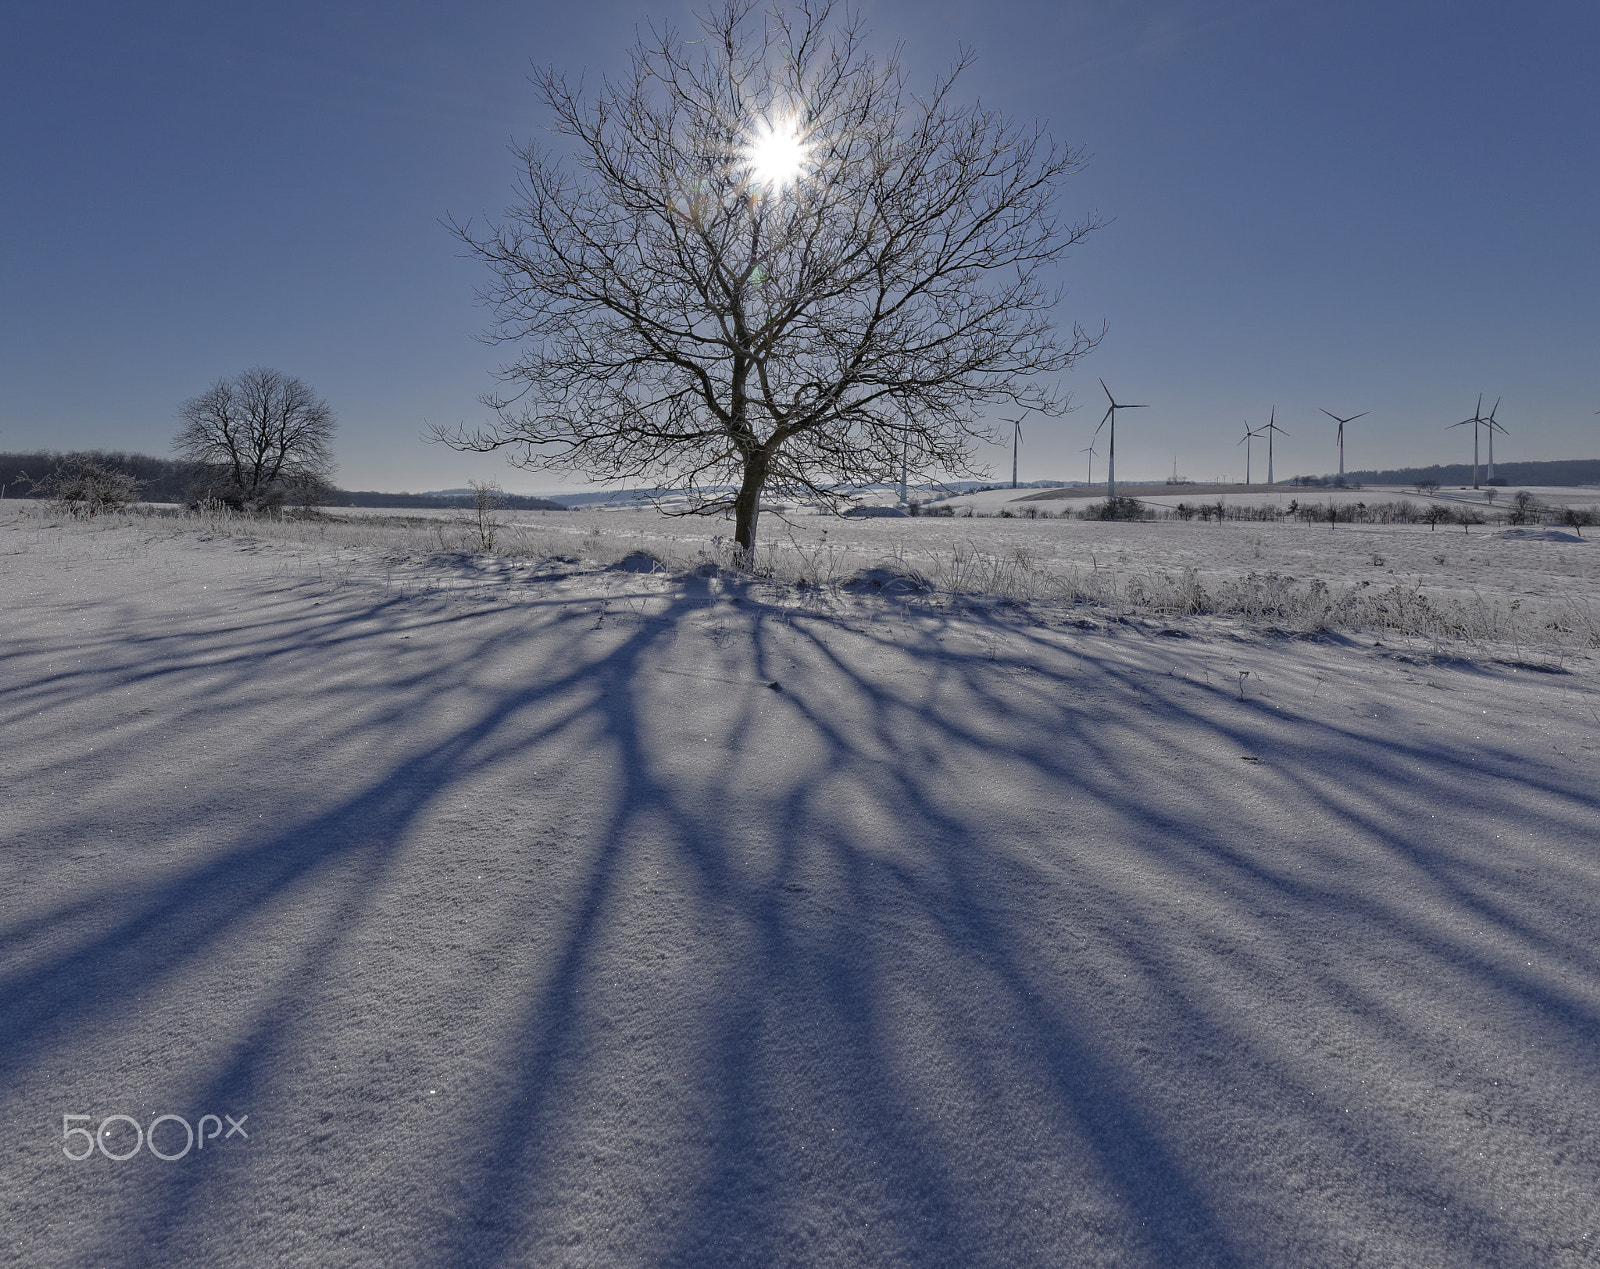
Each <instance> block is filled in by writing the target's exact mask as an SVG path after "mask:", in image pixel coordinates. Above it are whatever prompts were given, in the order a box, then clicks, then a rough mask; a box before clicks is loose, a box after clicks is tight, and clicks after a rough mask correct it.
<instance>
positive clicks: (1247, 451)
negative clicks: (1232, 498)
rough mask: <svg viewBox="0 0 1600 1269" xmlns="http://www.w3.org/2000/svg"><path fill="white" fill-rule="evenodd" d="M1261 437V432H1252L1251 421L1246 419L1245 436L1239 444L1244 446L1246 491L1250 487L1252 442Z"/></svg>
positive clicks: (1240, 439)
mask: <svg viewBox="0 0 1600 1269" xmlns="http://www.w3.org/2000/svg"><path fill="white" fill-rule="evenodd" d="M1260 435H1261V433H1260V432H1252V431H1251V430H1250V420H1249V419H1246V420H1245V421H1244V435H1243V436H1241V437H1240V438H1239V440H1238V444H1240V445H1243V446H1244V484H1245V488H1246V489H1248V488H1249V487H1250V442H1251V441H1253V440H1255V438H1256V437H1258V436H1260Z"/></svg>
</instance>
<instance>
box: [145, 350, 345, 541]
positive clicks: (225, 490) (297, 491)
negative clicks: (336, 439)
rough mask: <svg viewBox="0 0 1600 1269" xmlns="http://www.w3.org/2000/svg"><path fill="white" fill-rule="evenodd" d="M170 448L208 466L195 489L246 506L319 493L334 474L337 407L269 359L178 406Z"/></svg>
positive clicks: (276, 503) (268, 507)
mask: <svg viewBox="0 0 1600 1269" xmlns="http://www.w3.org/2000/svg"><path fill="white" fill-rule="evenodd" d="M178 416H179V418H181V419H182V420H183V427H182V428H181V429H179V431H178V435H177V436H176V437H174V438H173V442H172V448H173V449H174V450H175V451H176V452H177V453H178V454H179V455H181V456H182V457H184V458H186V459H188V460H189V461H190V462H193V463H195V464H196V465H197V466H198V467H200V468H201V469H202V470H203V471H204V474H205V475H204V480H203V482H202V484H201V487H200V488H199V490H197V496H199V497H201V498H206V499H214V500H216V501H218V502H222V503H225V504H227V505H229V506H232V507H238V508H242V509H245V510H252V511H258V510H274V509H276V508H278V507H281V506H282V505H283V503H284V502H285V501H287V500H289V499H298V500H300V501H306V500H308V499H314V498H315V496H316V494H317V493H318V491H320V490H321V489H322V488H323V487H324V486H326V485H327V484H328V483H329V481H330V479H331V477H332V475H333V450H332V440H333V432H334V428H335V427H336V426H337V425H336V422H335V420H334V416H333V411H332V410H331V409H330V408H329V407H328V404H327V402H325V401H323V400H322V399H321V398H319V397H318V396H317V394H316V393H315V392H313V391H312V390H311V389H310V388H308V387H307V386H306V385H305V384H304V383H302V382H301V381H300V380H298V379H296V378H293V377H292V376H290V375H285V374H282V373H280V372H279V371H276V370H269V369H267V368H266V367H264V366H257V367H255V368H254V369H251V370H246V371H245V372H244V373H243V374H238V375H235V376H234V377H233V378H231V379H218V380H217V381H216V382H215V383H214V384H212V385H211V387H210V388H208V389H207V390H206V391H205V392H203V393H201V394H200V395H199V396H197V397H191V398H190V399H189V400H187V401H185V402H184V403H183V404H182V405H181V406H179V407H178Z"/></svg>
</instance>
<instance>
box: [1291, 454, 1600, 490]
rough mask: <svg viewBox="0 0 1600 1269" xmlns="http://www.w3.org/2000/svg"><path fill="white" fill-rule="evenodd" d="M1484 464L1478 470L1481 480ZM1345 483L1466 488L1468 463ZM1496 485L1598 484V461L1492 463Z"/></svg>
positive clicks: (1313, 481) (1320, 479) (1308, 479)
mask: <svg viewBox="0 0 1600 1269" xmlns="http://www.w3.org/2000/svg"><path fill="white" fill-rule="evenodd" d="M1487 470H1488V464H1483V465H1481V466H1480V467H1479V470H1478V477H1479V480H1480V481H1482V480H1483V479H1484V478H1485V477H1486V475H1487ZM1344 478H1345V481H1346V482H1347V483H1348V484H1352V485H1415V484H1418V483H1421V482H1424V481H1436V482H1438V483H1439V484H1441V485H1470V484H1471V483H1472V464H1471V463H1449V464H1446V465H1444V466H1442V467H1441V466H1439V465H1437V464H1436V465H1434V466H1432V467H1396V468H1392V469H1391V470H1389V471H1351V472H1346V473H1345V476H1344ZM1336 479H1337V477H1335V476H1296V477H1295V478H1294V481H1293V483H1294V484H1303V485H1331V484H1332V483H1333V482H1334V481H1335V480H1336ZM1494 479H1495V483H1496V484H1500V483H1502V482H1504V483H1505V484H1507V485H1600V458H1563V459H1558V460H1557V461H1555V462H1549V463H1496V464H1495V465H1494Z"/></svg>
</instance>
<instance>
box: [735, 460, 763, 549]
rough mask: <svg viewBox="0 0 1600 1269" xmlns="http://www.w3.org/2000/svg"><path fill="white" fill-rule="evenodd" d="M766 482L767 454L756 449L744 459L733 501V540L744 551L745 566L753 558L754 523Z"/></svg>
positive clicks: (756, 519) (758, 517) (759, 514)
mask: <svg viewBox="0 0 1600 1269" xmlns="http://www.w3.org/2000/svg"><path fill="white" fill-rule="evenodd" d="M766 483H767V456H766V454H765V453H764V452H762V451H760V450H757V451H756V452H755V453H753V454H750V455H749V456H747V457H746V458H745V460H744V482H743V483H742V484H741V485H740V486H739V494H738V496H737V497H736V498H735V499H734V501H733V542H734V545H735V546H737V547H738V548H739V550H740V551H742V552H743V553H744V563H745V565H746V567H748V566H749V564H750V562H751V561H752V560H753V559H754V558H755V549H756V523H757V522H758V521H759V520H760V519H761V490H762V489H763V488H764V487H765V485H766Z"/></svg>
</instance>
